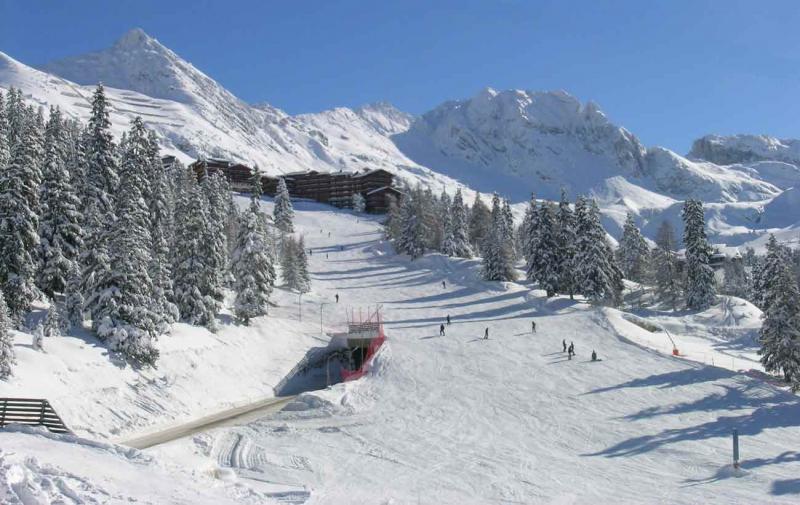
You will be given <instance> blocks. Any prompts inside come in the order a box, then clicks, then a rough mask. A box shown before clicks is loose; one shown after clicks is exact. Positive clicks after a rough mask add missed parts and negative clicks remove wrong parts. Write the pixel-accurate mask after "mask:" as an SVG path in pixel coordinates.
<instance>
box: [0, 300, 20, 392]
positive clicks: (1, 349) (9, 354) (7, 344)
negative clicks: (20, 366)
mask: <svg viewBox="0 0 800 505" xmlns="http://www.w3.org/2000/svg"><path fill="white" fill-rule="evenodd" d="M16 364H17V355H16V353H15V352H14V335H12V334H11V321H10V320H9V317H8V306H7V305H6V299H5V297H4V296H3V292H2V291H0V380H5V379H8V378H9V377H11V375H12V372H13V369H14V365H16Z"/></svg>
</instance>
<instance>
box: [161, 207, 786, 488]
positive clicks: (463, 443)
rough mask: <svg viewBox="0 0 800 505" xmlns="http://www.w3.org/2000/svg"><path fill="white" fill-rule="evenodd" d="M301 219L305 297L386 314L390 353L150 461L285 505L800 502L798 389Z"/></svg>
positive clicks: (351, 229) (321, 217)
mask: <svg viewBox="0 0 800 505" xmlns="http://www.w3.org/2000/svg"><path fill="white" fill-rule="evenodd" d="M298 208H299V211H298V213H297V223H298V224H299V228H300V230H302V232H304V233H305V234H306V244H307V245H308V246H309V247H312V248H313V249H314V254H313V255H312V256H310V260H311V267H312V274H313V282H314V291H315V294H316V296H318V297H319V298H320V299H326V298H327V299H328V300H331V301H332V299H333V296H334V294H335V293H339V295H340V297H341V302H340V306H339V307H335V306H334V310H336V309H338V311H339V312H338V313H336V312H333V313H332V312H330V311H329V310H328V309H327V308H326V314H332V315H329V316H326V320H327V321H332V320H333V318H335V317H336V316H338V317H340V318H343V317H344V316H343V314H342V310H341V309H343V308H346V307H367V306H368V305H373V306H374V305H375V304H376V303H380V304H383V308H384V313H385V319H386V321H387V325H386V326H387V334H388V336H389V340H388V341H387V345H385V346H384V348H383V349H382V351H381V352H380V353H379V354H378V356H377V357H376V360H375V363H374V366H373V369H372V371H371V373H370V375H369V376H367V377H366V378H364V379H362V380H360V381H358V382H353V383H347V384H340V385H337V386H334V387H332V388H330V389H329V390H326V391H322V392H316V393H310V394H305V395H302V396H301V397H300V398H299V399H298V400H297V401H295V402H294V403H293V404H290V405H289V407H287V409H285V410H284V411H283V412H281V413H279V414H276V415H273V416H270V417H267V418H265V419H262V420H259V421H255V422H251V423H249V424H247V425H246V426H240V427H233V428H221V429H218V430H214V431H212V432H209V433H206V434H202V435H197V436H195V437H193V438H191V439H185V440H182V441H179V442H175V443H172V444H168V445H166V446H160V447H157V448H154V449H152V450H151V451H152V452H154V453H155V454H158V455H159V456H160V457H163V458H176V459H177V460H180V461H182V462H184V463H185V464H188V465H195V466H196V467H197V468H206V467H208V466H209V465H218V466H220V467H229V468H232V469H233V470H235V471H236V473H237V474H238V475H239V478H240V479H241V481H240V482H243V483H246V484H247V485H249V486H252V487H253V488H254V489H255V490H256V491H258V492H263V493H267V494H270V495H271V496H274V497H282V499H283V500H284V501H286V502H289V503H309V504H340V503H351V504H360V503H364V504H367V503H369V504H375V503H380V504H384V503H386V504H389V503H391V504H405V503H408V504H415V503H444V504H450V503H452V504H473V503H474V504H487V503H525V504H529V503H570V504H583V503H586V504H594V503H677V504H682V503H685V504H690V503H725V504H728V503H776V504H778V503H796V502H797V500H798V495H800V479H798V478H797V472H798V470H800V452H797V451H795V450H793V449H792V448H794V447H797V445H798V442H800V434H798V431H797V428H796V426H797V422H798V419H800V403H798V400H797V398H796V397H795V396H794V395H791V394H789V393H787V392H785V391H784V390H782V389H779V388H776V387H774V386H772V385H770V384H768V383H766V382H763V381H759V380H756V379H753V378H751V377H749V376H747V375H745V374H741V373H736V372H733V371H731V370H727V369H724V368H719V367H710V366H704V365H702V364H699V363H695V362H692V361H688V360H684V359H681V358H673V357H671V356H669V355H668V354H666V353H664V352H659V351H657V350H653V349H650V348H648V347H646V346H644V345H640V344H637V343H635V342H634V341H633V340H631V339H630V338H629V335H626V334H629V333H630V331H629V329H628V330H625V329H624V328H623V330H625V331H620V329H619V325H618V324H617V323H618V321H616V320H615V318H616V317H617V315H615V313H616V311H608V310H597V309H594V308H591V307H588V306H587V305H585V304H584V303H582V302H580V301H576V302H572V301H570V300H568V299H564V298H556V299H552V300H549V301H548V300H545V299H544V298H543V297H542V294H543V293H541V292H539V291H536V290H531V289H530V287H529V286H527V285H525V284H517V283H509V284H505V285H502V284H497V283H486V282H483V281H480V280H479V275H478V274H479V265H478V262H477V261H475V260H472V261H470V260H455V259H448V258H445V257H442V256H440V255H435V254H434V255H429V256H426V257H424V258H422V259H420V260H417V261H415V262H410V261H409V260H408V259H407V258H404V257H399V256H396V255H394V254H393V253H392V252H391V250H390V248H389V246H388V244H386V243H385V242H383V241H382V240H381V233H380V230H379V227H378V226H377V224H376V221H375V219H373V218H364V217H361V218H359V217H357V216H353V215H351V214H348V213H343V212H341V211H332V210H330V209H328V208H326V207H323V206H319V205H315V204H299V205H298ZM319 230H324V231H325V232H327V231H330V232H331V237H330V238H329V237H328V236H327V233H325V232H323V233H320V231H319ZM342 248H343V250H342ZM325 254H328V258H326V257H325ZM443 280H444V281H446V288H443V287H442V284H441V283H442V281H443ZM447 314H450V315H451V317H452V318H453V324H452V326H450V327H448V328H447V336H445V337H439V336H438V325H439V324H440V322H442V321H443V320H444V317H445V316H446V315H447ZM700 319H701V318H697V319H696V320H697V321H699V320H700ZM531 320H535V321H536V323H537V329H538V331H537V333H536V334H532V333H531V331H530V328H531V325H530V323H531ZM708 324H725V322H724V321H720V322H719V323H714V322H713V321H710V320H709V321H708ZM727 324H730V323H727ZM487 327H488V328H489V329H490V339H489V340H483V339H482V337H483V334H484V329H485V328H487ZM686 332H687V333H691V329H690V328H688V327H687V330H686ZM700 336H702V335H700ZM562 339H566V340H567V343H569V342H570V341H574V342H575V346H576V350H577V357H576V358H575V359H573V360H571V361H570V360H567V359H566V356H565V354H564V353H563V352H561V350H562V347H561V342H562ZM710 347H711V344H709V348H710ZM592 349H595V350H597V352H598V353H599V356H600V358H601V359H602V361H601V362H595V363H593V362H591V361H589V354H590V353H591V350H592ZM733 428H737V429H738V430H739V432H740V434H741V445H742V458H743V470H742V471H741V472H738V473H735V472H733V470H732V468H731V465H730V463H731V450H730V445H731V441H730V438H731V430H732V429H733Z"/></svg>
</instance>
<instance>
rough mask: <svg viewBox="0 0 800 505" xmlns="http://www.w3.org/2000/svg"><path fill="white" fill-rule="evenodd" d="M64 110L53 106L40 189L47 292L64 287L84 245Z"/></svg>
mask: <svg viewBox="0 0 800 505" xmlns="http://www.w3.org/2000/svg"><path fill="white" fill-rule="evenodd" d="M65 135H66V132H65V131H64V125H63V121H62V119H61V112H60V111H59V110H58V109H52V108H51V109H50V119H49V121H48V122H47V130H46V133H45V155H44V170H43V172H44V174H43V177H44V181H43V183H42V186H41V188H40V191H39V201H40V204H41V205H40V215H41V220H40V221H39V250H38V253H39V254H38V256H39V272H38V276H37V285H38V286H39V288H40V289H41V290H42V292H44V293H45V294H46V295H47V296H49V297H51V298H52V297H53V295H54V294H55V293H61V292H63V291H64V289H65V288H66V285H67V277H68V275H69V273H70V271H72V269H73V268H74V267H75V266H76V265H77V259H78V254H79V252H80V249H81V247H82V246H83V238H82V229H81V224H80V217H81V216H80V211H79V209H80V200H79V199H78V195H77V192H76V191H75V188H74V187H73V185H72V180H71V178H70V174H69V172H68V170H67V139H66V138H65Z"/></svg>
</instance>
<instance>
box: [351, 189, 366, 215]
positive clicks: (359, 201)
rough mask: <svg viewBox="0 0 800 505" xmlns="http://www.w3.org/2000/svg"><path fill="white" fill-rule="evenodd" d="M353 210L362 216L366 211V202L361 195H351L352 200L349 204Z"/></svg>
mask: <svg viewBox="0 0 800 505" xmlns="http://www.w3.org/2000/svg"><path fill="white" fill-rule="evenodd" d="M351 205H352V206H353V210H354V211H356V212H358V213H359V214H363V213H364V212H365V211H366V210H367V200H365V199H364V195H362V194H361V193H353V200H352V202H351Z"/></svg>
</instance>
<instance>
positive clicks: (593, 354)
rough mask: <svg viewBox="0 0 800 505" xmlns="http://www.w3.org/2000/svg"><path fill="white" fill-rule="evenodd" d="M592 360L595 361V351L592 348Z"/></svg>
mask: <svg viewBox="0 0 800 505" xmlns="http://www.w3.org/2000/svg"><path fill="white" fill-rule="evenodd" d="M592 361H597V353H596V352H594V349H592Z"/></svg>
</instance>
